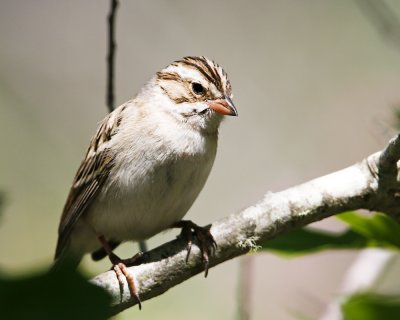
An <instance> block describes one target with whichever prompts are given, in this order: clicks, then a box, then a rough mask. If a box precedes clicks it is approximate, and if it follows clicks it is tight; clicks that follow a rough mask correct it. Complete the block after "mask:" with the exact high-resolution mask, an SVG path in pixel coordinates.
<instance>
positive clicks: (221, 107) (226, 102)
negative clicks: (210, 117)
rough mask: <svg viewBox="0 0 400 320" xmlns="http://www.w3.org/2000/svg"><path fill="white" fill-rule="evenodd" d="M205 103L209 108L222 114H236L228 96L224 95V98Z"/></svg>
mask: <svg viewBox="0 0 400 320" xmlns="http://www.w3.org/2000/svg"><path fill="white" fill-rule="evenodd" d="M207 103H208V105H209V107H210V109H212V110H214V111H215V112H217V113H219V114H222V115H224V116H237V115H238V112H237V110H236V108H235V105H234V104H233V102H232V100H231V99H230V98H229V97H224V99H217V100H209V101H208V102H207Z"/></svg>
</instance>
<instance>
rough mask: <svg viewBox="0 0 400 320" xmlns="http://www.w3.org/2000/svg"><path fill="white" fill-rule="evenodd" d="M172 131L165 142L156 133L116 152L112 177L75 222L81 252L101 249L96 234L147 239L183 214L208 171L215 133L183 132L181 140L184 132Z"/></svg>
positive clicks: (203, 182) (215, 142)
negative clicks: (117, 153) (169, 137)
mask: <svg viewBox="0 0 400 320" xmlns="http://www.w3.org/2000/svg"><path fill="white" fill-rule="evenodd" d="M171 134H173V136H172V137H171V139H169V140H163V141H161V140H160V139H157V136H159V135H155V136H152V135H148V136H146V139H145V140H143V135H141V137H142V140H143V141H138V140H135V139H133V140H132V144H131V146H130V148H129V147H128V149H127V150H124V151H123V152H120V154H119V155H118V156H119V157H121V158H120V159H118V161H117V163H119V165H118V166H115V168H113V170H112V173H111V175H110V176H111V177H112V178H110V179H109V180H108V181H107V183H106V185H105V186H104V187H103V188H102V190H101V192H100V193H99V195H98V196H97V198H96V199H95V201H94V202H93V203H92V205H91V206H90V207H89V210H88V211H87V212H86V213H85V215H84V217H83V221H81V223H80V225H79V226H77V228H80V229H81V230H80V232H79V233H76V235H78V234H79V237H80V239H76V240H77V241H76V244H77V245H78V246H80V247H81V250H82V249H83V250H84V251H85V252H88V251H91V250H94V249H96V248H97V247H99V243H98V240H97V239H96V236H97V235H103V236H104V237H105V238H106V239H108V240H109V239H113V240H118V241H125V240H144V239H147V238H149V237H151V236H153V235H155V234H157V233H159V232H161V231H163V230H165V229H167V228H169V227H171V226H172V225H173V224H174V223H175V222H178V221H179V220H181V219H182V218H183V216H184V215H185V214H186V213H187V211H188V210H189V208H190V207H191V205H192V204H193V202H194V200H195V199H196V197H197V196H198V194H199V193H200V191H201V189H202V188H203V186H204V184H205V182H206V180H207V177H208V175H209V173H210V170H211V167H212V165H213V162H214V159H215V154H216V147H217V136H216V135H215V136H214V135H212V136H202V135H201V134H200V133H199V132H194V131H190V132H189V131H186V132H184V134H185V137H184V139H183V137H181V138H179V136H178V137H177V135H179V134H182V133H179V132H173V133H171V131H170V135H171ZM164 137H165V135H164ZM182 141H186V143H185V144H183V143H182ZM154 155H158V156H154ZM82 229H86V230H85V232H82V231H83V230H82Z"/></svg>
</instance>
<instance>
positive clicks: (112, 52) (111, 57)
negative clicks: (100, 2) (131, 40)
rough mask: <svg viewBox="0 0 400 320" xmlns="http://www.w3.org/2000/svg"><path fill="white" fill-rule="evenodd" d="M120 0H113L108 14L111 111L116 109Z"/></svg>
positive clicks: (108, 105) (108, 102) (108, 73)
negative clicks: (115, 69)
mask: <svg viewBox="0 0 400 320" xmlns="http://www.w3.org/2000/svg"><path fill="white" fill-rule="evenodd" d="M117 7H118V0H111V9H110V13H109V15H108V53H107V107H108V110H109V112H111V111H113V110H114V56H115V49H116V46H117V45H116V43H115V16H116V13H117Z"/></svg>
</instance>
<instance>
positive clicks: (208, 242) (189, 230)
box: [173, 220, 217, 277]
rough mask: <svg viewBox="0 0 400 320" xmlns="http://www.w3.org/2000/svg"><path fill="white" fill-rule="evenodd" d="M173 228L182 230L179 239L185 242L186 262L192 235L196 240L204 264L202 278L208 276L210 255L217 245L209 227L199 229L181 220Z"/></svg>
mask: <svg viewBox="0 0 400 320" xmlns="http://www.w3.org/2000/svg"><path fill="white" fill-rule="evenodd" d="M173 227H174V228H182V232H181V235H180V236H181V237H182V238H184V239H185V240H186V241H187V247H186V248H187V255H186V262H187V261H188V259H189V255H190V251H191V249H192V244H193V235H194V236H195V237H196V238H197V241H198V246H199V248H200V252H201V256H202V259H203V263H204V270H205V273H204V277H207V275H208V267H209V262H210V259H209V257H210V255H211V254H212V253H213V252H214V251H215V249H217V243H216V242H215V240H214V237H213V236H212V234H211V232H210V226H206V227H200V226H198V225H197V224H195V223H194V222H192V221H190V220H181V221H179V222H177V223H175V224H174V225H173Z"/></svg>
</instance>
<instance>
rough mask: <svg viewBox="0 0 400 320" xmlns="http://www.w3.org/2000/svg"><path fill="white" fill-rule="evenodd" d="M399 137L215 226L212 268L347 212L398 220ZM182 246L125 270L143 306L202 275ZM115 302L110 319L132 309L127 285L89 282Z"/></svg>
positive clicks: (112, 280) (107, 279) (110, 278)
mask: <svg viewBox="0 0 400 320" xmlns="http://www.w3.org/2000/svg"><path fill="white" fill-rule="evenodd" d="M399 158H400V136H397V137H395V138H394V139H392V140H391V141H390V143H389V145H388V146H387V147H386V148H385V149H384V150H383V151H382V152H378V153H375V154H373V155H371V156H369V157H368V158H367V159H364V160H363V161H361V162H360V163H357V164H355V165H353V166H350V167H348V168H346V169H343V170H340V171H337V172H334V173H332V174H329V175H326V176H323V177H320V178H317V179H315V180H312V181H309V182H307V183H304V184H301V185H298V186H296V187H292V188H289V189H287V190H284V191H281V192H277V193H272V192H270V193H267V194H266V195H265V196H264V198H263V199H262V200H261V201H260V202H259V203H257V204H255V205H253V206H251V207H249V208H247V209H245V210H243V211H241V212H239V213H236V214H231V215H230V216H228V217H226V218H224V219H221V220H219V221H216V222H214V223H213V224H212V226H211V233H212V234H213V236H214V238H215V240H216V242H217V244H218V248H217V250H216V251H215V254H214V256H213V257H212V258H211V261H210V267H212V266H215V265H217V264H220V263H222V262H224V261H226V260H229V259H232V258H235V257H237V256H240V255H243V254H246V253H247V252H249V251H252V250H255V249H257V245H258V244H261V243H263V242H264V241H266V240H268V239H272V238H274V237H276V236H278V235H280V234H283V233H286V232H289V231H290V230H292V229H295V228H299V227H303V226H305V225H307V224H309V223H312V222H315V221H318V220H321V219H324V218H327V217H329V216H332V215H335V214H337V213H341V212H344V211H349V210H356V209H368V210H375V211H381V212H385V213H387V214H389V215H390V216H392V217H393V218H394V219H397V221H399V220H400V219H399V218H400V205H399V198H398V195H399V193H398V190H399V188H400V185H399V183H398V180H397V174H398V170H397V160H398V159H399ZM185 257H186V243H185V242H184V241H183V240H182V239H180V238H178V239H176V240H173V241H170V242H168V243H166V244H164V245H161V246H160V247H158V248H155V249H153V250H151V251H149V252H147V253H145V254H144V261H145V263H144V264H142V265H140V266H135V267H131V268H129V270H130V272H131V273H132V275H133V276H134V278H135V281H136V285H137V288H139V294H140V296H141V299H142V301H145V300H148V299H151V298H153V297H156V296H158V295H160V294H162V293H164V292H165V291H167V290H168V289H170V288H172V287H174V286H175V285H177V284H179V283H181V282H183V281H185V280H187V279H189V278H190V277H192V276H194V275H196V274H198V273H200V272H202V271H203V264H202V260H201V258H200V252H199V249H198V248H197V246H194V247H193V249H192V253H191V255H190V258H189V260H188V262H187V263H186V262H185ZM91 282H92V283H94V284H96V285H98V286H100V287H103V288H104V289H105V290H107V291H108V292H109V293H110V294H111V296H112V297H113V302H112V306H111V308H112V313H113V314H116V313H118V312H121V311H122V310H124V309H126V308H128V307H130V306H133V305H135V304H136V301H134V300H133V299H131V296H130V293H129V290H128V289H127V288H128V287H127V284H126V283H125V285H124V288H122V289H121V288H120V286H119V283H118V281H117V278H116V276H115V274H114V272H113V271H108V272H105V273H103V274H100V275H99V276H97V277H95V278H94V279H92V280H91Z"/></svg>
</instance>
